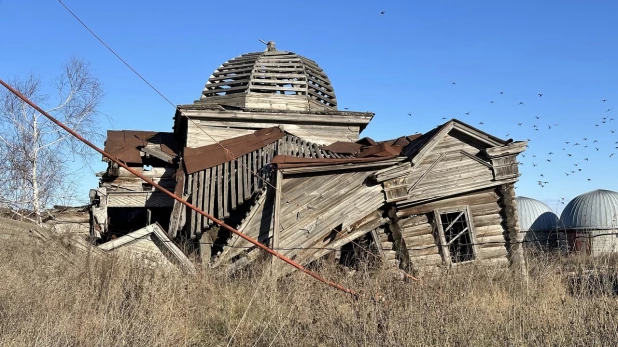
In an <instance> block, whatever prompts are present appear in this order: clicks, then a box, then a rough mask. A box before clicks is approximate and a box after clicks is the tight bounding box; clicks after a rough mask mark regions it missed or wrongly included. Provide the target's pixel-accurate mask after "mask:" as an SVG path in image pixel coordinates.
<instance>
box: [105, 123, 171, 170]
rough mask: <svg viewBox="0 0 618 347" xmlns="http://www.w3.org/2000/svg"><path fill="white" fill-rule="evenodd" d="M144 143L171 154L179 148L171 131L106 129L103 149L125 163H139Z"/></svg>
mask: <svg viewBox="0 0 618 347" xmlns="http://www.w3.org/2000/svg"><path fill="white" fill-rule="evenodd" d="M146 145H159V147H160V149H161V151H162V152H164V153H166V154H169V155H172V156H176V155H177V154H178V152H179V150H180V146H178V144H177V142H176V139H175V137H174V134H173V133H164V132H157V131H140V130H108V131H107V139H106V140H105V148H104V150H105V151H106V152H108V153H109V154H111V155H113V156H115V157H116V158H118V159H120V160H122V161H124V162H125V163H127V164H129V163H130V164H141V163H142V156H141V154H140V148H141V147H145V146H146Z"/></svg>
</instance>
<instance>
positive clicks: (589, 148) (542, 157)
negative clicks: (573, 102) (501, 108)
mask: <svg viewBox="0 0 618 347" xmlns="http://www.w3.org/2000/svg"><path fill="white" fill-rule="evenodd" d="M451 84H452V85H457V82H451ZM498 95H504V92H503V91H500V92H499V93H498ZM543 95H544V94H543V93H537V94H536V95H535V97H536V98H539V99H542V98H543ZM496 100H498V99H496ZM496 100H488V101H489V103H490V104H494V103H496ZM599 103H600V104H602V105H604V106H605V107H602V108H600V109H599V113H602V115H601V116H599V118H598V121H597V122H592V124H593V127H592V128H593V129H591V130H593V131H594V133H595V134H596V135H598V138H593V137H591V136H584V135H582V137H581V138H573V139H571V138H569V139H564V141H563V142H559V143H556V144H555V145H556V147H555V148H554V149H553V150H550V151H548V152H546V153H544V154H541V153H538V151H535V150H530V149H531V147H534V144H533V141H532V139H531V138H530V137H532V136H531V135H529V136H528V138H526V139H525V140H526V141H527V142H528V145H527V147H528V148H527V149H526V151H525V152H524V153H522V154H521V155H520V157H519V159H518V162H519V165H529V166H532V167H533V168H537V167H539V168H540V167H541V164H542V163H546V164H547V163H553V161H554V159H556V158H557V156H560V155H562V156H564V157H563V158H564V159H566V162H568V165H569V167H567V168H566V169H565V170H564V175H565V176H566V177H571V176H573V177H577V176H582V175H583V174H585V173H586V172H587V171H586V169H585V168H584V165H583V164H584V163H590V162H591V160H596V161H597V162H598V161H599V160H600V159H601V157H600V155H601V154H602V155H606V156H607V159H610V158H618V134H617V136H616V138H614V139H613V140H611V141H612V142H611V143H608V142H609V140H608V139H607V137H606V136H602V133H600V132H607V134H606V135H610V137H611V134H616V130H617V129H618V122H617V121H616V120H615V118H614V117H613V112H612V111H613V109H614V108H613V107H608V106H607V105H608V99H599ZM514 106H516V107H524V106H525V103H524V102H523V101H519V102H518V103H517V104H515V105H514ZM470 114H471V112H470V111H468V112H464V113H463V114H462V116H464V117H462V118H463V119H466V118H467V117H468V116H470ZM408 116H412V113H408ZM447 119H449V118H448V117H442V120H447ZM544 120H545V119H544V117H542V116H539V115H536V116H534V118H531V121H530V122H524V121H521V120H516V121H513V123H512V124H508V121H506V122H505V121H501V123H503V126H502V127H503V128H511V125H512V127H517V128H519V129H522V130H524V129H525V127H526V126H529V127H530V128H529V129H527V130H528V131H532V132H533V133H536V132H539V133H542V132H546V131H552V130H553V131H555V128H557V127H559V126H560V124H559V123H555V122H543V121H544ZM530 123H532V124H530ZM483 125H485V122H484V121H482V120H480V121H478V126H479V127H480V128H482V127H483ZM524 131H525V130H524ZM510 136H511V134H510V133H507V134H506V135H505V136H504V137H505V138H507V139H508V138H510ZM499 137H500V136H499ZM595 137H596V136H595ZM545 139H546V140H547V141H546V144H548V141H550V140H549V139H548V138H545ZM522 140H523V139H522ZM541 141H542V140H541ZM554 141H555V140H554ZM604 142H605V143H604ZM545 147H546V146H545ZM608 148H609V149H611V150H609V151H608V150H607V149H608ZM590 152H592V153H595V156H594V158H593V156H592V155H590ZM562 162H563V163H564V162H565V161H562ZM598 164H599V165H601V164H602V163H598ZM551 165H552V166H551V167H550V171H548V172H547V173H543V172H538V177H537V178H535V179H536V183H537V184H538V185H539V186H540V187H541V188H543V187H545V186H546V185H547V184H550V180H549V178H548V177H549V176H551V174H555V170H557V169H558V167H556V165H554V164H551ZM522 169H524V168H522ZM522 169H520V172H521V171H529V170H522ZM536 171H540V170H536ZM550 173H551V174H550ZM585 179H586V181H591V180H592V178H590V177H589V176H587V177H585Z"/></svg>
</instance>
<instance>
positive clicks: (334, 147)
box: [320, 141, 363, 155]
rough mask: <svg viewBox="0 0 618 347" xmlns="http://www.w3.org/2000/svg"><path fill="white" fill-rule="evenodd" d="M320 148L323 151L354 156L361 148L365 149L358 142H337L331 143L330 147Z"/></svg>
mask: <svg viewBox="0 0 618 347" xmlns="http://www.w3.org/2000/svg"><path fill="white" fill-rule="evenodd" d="M320 148H321V149H323V150H326V151H331V152H334V153H338V154H352V155H354V154H356V153H358V152H360V150H361V148H363V145H362V144H360V143H356V142H344V141H337V142H333V143H331V144H330V145H328V146H324V147H320Z"/></svg>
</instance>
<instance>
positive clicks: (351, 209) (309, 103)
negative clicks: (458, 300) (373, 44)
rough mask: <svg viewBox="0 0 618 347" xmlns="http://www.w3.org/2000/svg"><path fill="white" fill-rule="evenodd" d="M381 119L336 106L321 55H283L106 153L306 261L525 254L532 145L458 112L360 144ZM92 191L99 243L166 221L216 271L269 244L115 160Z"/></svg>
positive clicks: (419, 261) (412, 263)
mask: <svg viewBox="0 0 618 347" xmlns="http://www.w3.org/2000/svg"><path fill="white" fill-rule="evenodd" d="M372 117H373V114H372V113H367V112H353V111H347V110H346V111H341V110H338V109H337V101H336V98H335V93H334V89H333V87H332V85H331V83H330V81H329V79H328V77H327V76H326V74H325V73H324V71H323V70H322V69H321V68H320V67H319V66H318V65H317V64H316V63H315V62H314V61H312V60H310V59H308V58H305V57H303V56H300V55H297V54H295V53H291V52H286V51H278V50H276V49H275V47H274V43H269V45H268V48H267V49H266V50H265V51H264V52H257V53H249V54H244V55H241V56H239V57H236V58H234V59H232V60H230V61H228V62H225V63H224V64H222V65H221V66H220V67H219V68H217V69H216V70H215V72H214V73H213V74H212V76H211V77H210V79H209V80H208V82H207V84H206V86H205V88H204V90H203V92H202V96H201V98H200V99H199V100H196V101H195V102H194V103H193V104H188V105H180V106H178V107H177V111H176V114H175V117H174V127H173V131H172V132H169V133H161V132H159V133H157V132H147V131H109V132H108V137H107V141H106V144H105V150H106V151H107V152H108V153H110V154H112V155H114V156H116V157H118V158H119V159H120V160H122V161H124V162H125V163H126V164H128V165H130V166H131V167H133V168H135V169H136V170H138V171H140V172H142V173H144V174H146V175H147V176H148V177H151V178H153V179H154V180H155V181H156V182H157V183H159V184H161V185H162V186H164V187H165V188H167V189H169V190H170V191H173V192H175V193H176V194H177V195H178V196H181V197H182V198H183V199H186V200H187V201H189V202H190V203H192V204H194V205H195V206H197V207H199V208H200V209H202V210H203V211H205V212H207V213H208V214H210V215H212V216H214V217H216V218H218V219H221V220H223V221H224V222H225V223H227V224H229V225H231V226H233V227H235V228H237V229H238V230H239V231H241V232H242V233H244V234H246V235H248V236H251V237H253V238H255V239H257V240H259V241H260V242H262V243H264V244H266V245H267V246H268V247H271V248H273V249H276V250H278V251H279V252H280V253H282V254H284V255H286V256H288V257H290V258H292V259H294V260H296V261H298V262H300V263H302V264H309V263H311V262H313V261H315V260H318V259H320V258H323V257H325V256H327V255H329V254H331V255H332V257H333V258H334V259H339V260H340V261H345V260H346V259H347V257H349V255H350V254H353V253H354V252H355V251H357V250H358V248H359V247H360V248H362V249H364V250H369V251H371V252H372V254H374V255H375V256H376V257H378V258H380V259H382V260H383V261H384V262H386V263H389V264H392V265H393V266H397V267H399V268H402V269H405V270H406V271H415V272H417V271H426V270H432V269H435V268H437V267H443V266H453V265H457V264H463V263H479V262H481V263H483V262H492V263H493V262H498V263H503V264H509V263H511V264H512V263H514V262H519V261H521V259H522V258H521V257H522V255H521V248H520V247H519V244H518V243H517V242H515V241H521V240H519V238H520V233H519V230H518V219H517V218H518V217H517V210H516V208H517V205H516V203H515V190H514V184H515V182H516V181H517V180H518V177H519V172H518V162H517V155H518V154H519V153H521V152H523V151H524V150H525V148H526V142H525V141H513V140H502V139H499V138H497V137H494V136H492V135H490V134H487V133H485V132H483V131H480V130H479V129H476V128H474V127H472V126H470V125H467V124H465V123H463V122H461V121H459V120H456V119H453V120H450V121H448V122H446V123H444V124H441V125H439V126H437V127H436V128H434V129H433V130H431V131H429V132H427V133H425V134H414V135H411V136H404V137H400V138H397V139H393V140H388V141H374V140H372V139H370V138H362V139H359V137H360V133H361V132H362V131H363V129H364V128H365V127H366V126H367V124H369V122H370V121H371V119H372ZM100 177H101V179H100V184H99V187H98V188H96V189H93V190H91V193H90V200H91V216H92V217H91V233H92V235H93V236H94V237H95V238H96V239H98V240H99V242H101V243H104V242H108V240H110V239H111V238H112V237H114V236H121V235H125V234H127V233H129V232H131V231H134V230H137V229H140V228H143V227H144V226H146V225H149V224H152V223H157V224H159V225H161V226H162V227H163V229H165V230H166V231H167V235H168V237H169V238H170V239H171V240H176V241H180V240H184V241H189V244H192V245H193V248H194V250H196V251H197V254H199V257H200V258H201V262H202V264H204V265H207V266H210V267H219V266H232V267H234V268H238V267H242V266H244V265H246V264H248V263H250V262H252V261H253V260H255V259H257V257H258V255H259V254H260V250H259V249H258V248H257V247H255V246H254V245H252V244H251V243H248V242H247V241H245V240H244V239H242V238H239V237H237V236H235V235H232V234H230V233H229V232H227V231H226V230H224V229H221V228H219V227H218V226H217V225H216V224H214V223H213V222H212V221H211V220H210V219H208V218H205V217H203V216H201V215H199V214H197V213H195V212H194V211H192V210H190V209H187V208H186V207H185V206H184V205H182V204H180V203H178V202H177V201H175V200H173V199H171V198H169V197H168V196H167V195H165V194H163V193H161V192H157V191H155V190H153V187H151V186H149V185H147V184H144V183H143V182H142V181H141V180H140V179H138V178H136V177H132V175H131V174H130V173H129V172H128V171H126V170H124V169H123V168H119V167H117V166H116V165H114V164H113V163H111V162H110V163H109V165H108V168H107V170H106V171H105V172H104V173H102V174H101V175H100Z"/></svg>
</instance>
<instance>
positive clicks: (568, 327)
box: [0, 237, 618, 346]
mask: <svg viewBox="0 0 618 347" xmlns="http://www.w3.org/2000/svg"><path fill="white" fill-rule="evenodd" d="M63 247H64V246H62V245H61V244H60V243H59V244H57V245H55V244H47V247H45V248H43V247H41V244H40V243H38V242H34V241H28V240H22V239H18V240H16V239H8V240H7V239H4V238H1V237H0V273H1V274H2V282H1V285H0V345H2V346H26V345H28V346H30V345H40V346H110V345H125V346H225V345H228V343H229V345H233V346H289V345H294V346H394V345H405V346H414V345H417V346H428V345H441V346H444V345H455V346H522V345H535V346H536V345H552V346H558V345H586V346H600V345H604V346H608V345H616V344H617V343H618V319H617V318H618V317H617V316H618V301H617V299H616V297H615V296H614V295H613V294H612V292H611V291H598V292H594V291H592V292H591V291H590V290H589V289H590V288H596V287H598V286H597V285H596V284H594V283H593V285H592V287H585V288H583V287H579V288H580V289H578V290H576V291H575V293H573V294H571V293H570V291H569V285H568V281H566V278H567V276H566V273H565V271H567V270H568V271H572V270H574V271H579V270H582V269H588V270H589V269H601V270H603V271H609V269H612V268H614V267H613V264H612V263H611V262H610V261H608V260H607V259H598V260H595V261H589V260H586V261H585V262H581V261H580V260H578V259H569V261H568V262H569V263H568V264H565V261H564V260H561V259H559V258H553V257H547V256H545V257H543V256H536V257H534V258H533V259H531V260H530V262H529V270H530V271H529V272H530V276H529V278H528V279H525V278H522V277H521V276H517V275H516V274H514V273H512V272H511V271H509V270H508V269H503V268H493V267H479V268H467V269H466V268H463V267H460V269H459V270H458V272H457V273H445V274H443V275H441V276H435V277H426V278H425V279H424V283H423V284H420V283H418V282H405V281H401V280H398V279H396V278H395V276H393V275H392V272H390V271H376V270H375V269H374V270H371V271H370V270H359V271H357V272H355V273H354V274H353V275H349V274H348V273H347V272H344V271H342V270H341V269H339V268H337V267H335V266H331V265H323V266H321V267H319V268H318V269H319V271H320V273H322V274H324V275H326V276H327V277H329V278H332V279H336V280H337V281H339V282H341V283H343V284H344V285H346V286H348V287H350V288H353V289H355V290H358V291H360V292H362V293H364V294H366V296H367V297H371V296H372V297H374V298H379V299H378V300H371V299H361V300H358V301H355V300H353V299H352V298H351V297H349V296H347V295H345V294H342V293H341V292H337V291H335V290H333V289H331V288H329V287H326V286H324V285H323V284H322V283H319V282H316V281H315V280H313V279H312V278H310V277H308V276H306V275H303V274H301V273H296V274H294V275H292V276H290V277H288V278H285V279H283V280H280V281H279V282H278V283H277V284H275V283H273V281H272V280H271V278H270V277H268V273H267V272H264V271H260V266H257V267H254V268H253V269H252V270H249V271H247V272H245V273H243V274H241V275H239V276H238V277H237V278H230V277H227V276H225V275H224V274H222V273H220V272H210V271H204V272H201V273H200V274H199V275H198V276H197V277H190V276H186V275H182V274H180V273H173V272H164V271H162V270H160V269H158V270H155V269H148V268H145V267H143V266H140V265H139V264H137V263H131V262H129V261H127V260H123V259H119V258H111V257H110V258H96V259H95V258H94V257H90V258H89V257H88V256H87V255H83V254H81V255H78V254H75V255H73V256H72V258H69V259H67V258H66V256H60V254H61V253H60V252H59V250H60V248H63ZM63 249H64V248H63ZM62 254H66V251H64V252H63V253H62ZM264 264H270V262H265V263H264ZM261 268H262V269H267V268H268V266H267V265H262V266H261ZM567 268H569V269H567ZM578 269H579V270H578ZM582 288H583V289H582ZM380 298H383V300H382V299H380Z"/></svg>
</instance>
